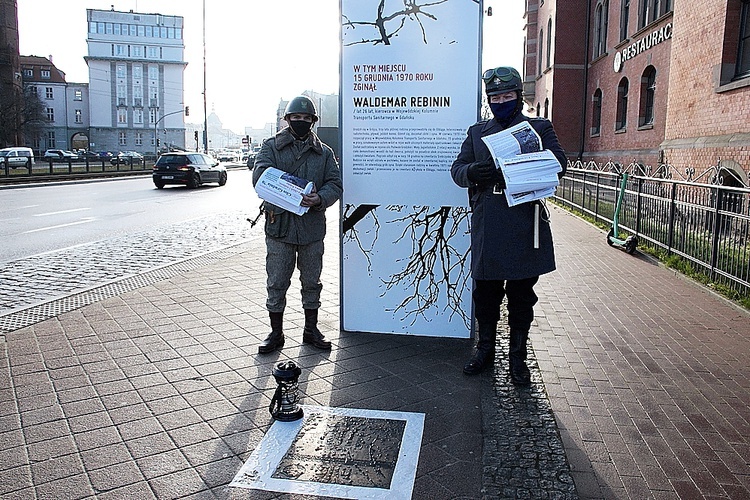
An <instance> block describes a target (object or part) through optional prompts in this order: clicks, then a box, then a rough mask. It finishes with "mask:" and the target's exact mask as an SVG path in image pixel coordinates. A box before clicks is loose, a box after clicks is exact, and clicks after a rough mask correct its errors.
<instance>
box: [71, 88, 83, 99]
mask: <svg viewBox="0 0 750 500" xmlns="http://www.w3.org/2000/svg"><path fill="white" fill-rule="evenodd" d="M73 100H74V101H82V100H83V91H82V90H81V89H75V90H74V91H73Z"/></svg>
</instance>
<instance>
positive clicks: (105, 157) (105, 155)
mask: <svg viewBox="0 0 750 500" xmlns="http://www.w3.org/2000/svg"><path fill="white" fill-rule="evenodd" d="M96 154H97V155H99V158H100V159H102V160H109V159H111V158H112V157H113V156H114V154H112V152H111V151H99V152H98V153H96Z"/></svg>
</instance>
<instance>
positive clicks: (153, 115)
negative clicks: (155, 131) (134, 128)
mask: <svg viewBox="0 0 750 500" xmlns="http://www.w3.org/2000/svg"><path fill="white" fill-rule="evenodd" d="M157 111H158V110H157V109H156V108H151V109H150V110H149V111H148V122H149V123H156V120H157V117H156V114H157Z"/></svg>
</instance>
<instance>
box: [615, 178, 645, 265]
mask: <svg viewBox="0 0 750 500" xmlns="http://www.w3.org/2000/svg"><path fill="white" fill-rule="evenodd" d="M627 185H628V173H627V172H623V173H622V181H621V182H620V193H619V194H618V196H617V206H616V207H615V215H614V217H613V218H612V229H610V230H609V233H608V234H607V244H608V245H609V246H611V247H616V248H619V249H620V250H623V251H625V252H627V253H629V254H632V253H633V252H635V249H636V247H637V246H638V237H637V236H634V235H631V236H628V237H627V238H625V239H622V238H621V237H620V231H619V228H618V219H619V217H620V208H621V207H622V199H623V198H624V197H625V188H626V187H627Z"/></svg>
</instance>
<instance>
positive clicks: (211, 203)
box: [0, 169, 260, 263]
mask: <svg viewBox="0 0 750 500" xmlns="http://www.w3.org/2000/svg"><path fill="white" fill-rule="evenodd" d="M259 205H260V201H259V200H258V198H257V196H256V195H255V191H254V190H253V189H252V185H251V179H250V172H249V171H248V170H247V169H233V170H230V171H229V181H228V182H227V184H226V185H225V186H223V187H219V186H217V185H215V184H208V185H204V186H201V187H200V188H198V189H187V188H185V187H182V186H168V187H166V188H165V189H163V190H157V189H156V188H155V187H154V185H153V183H152V182H151V178H150V177H149V176H144V177H137V178H127V179H117V180H109V181H98V182H90V183H55V184H50V185H45V186H39V185H32V186H29V187H23V188H15V189H0V240H2V241H3V247H2V253H1V254H0V263H7V262H11V261H14V260H17V259H21V258H25V257H30V256H33V255H38V254H41V253H45V252H51V251H58V250H62V249H65V248H69V247H73V246H76V245H81V244H87V243H92V242H96V241H101V240H105V239H108V238H112V237H122V236H126V235H128V234H132V233H139V232H143V231H150V230H158V229H159V228H164V227H168V226H170V225H173V224H176V223H182V222H185V221H189V220H191V219H198V218H203V217H207V216H210V215H215V214H227V213H233V212H237V211H244V212H247V215H248V216H249V215H250V213H251V212H254V211H255V210H256V209H257V207H258V206H259Z"/></svg>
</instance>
